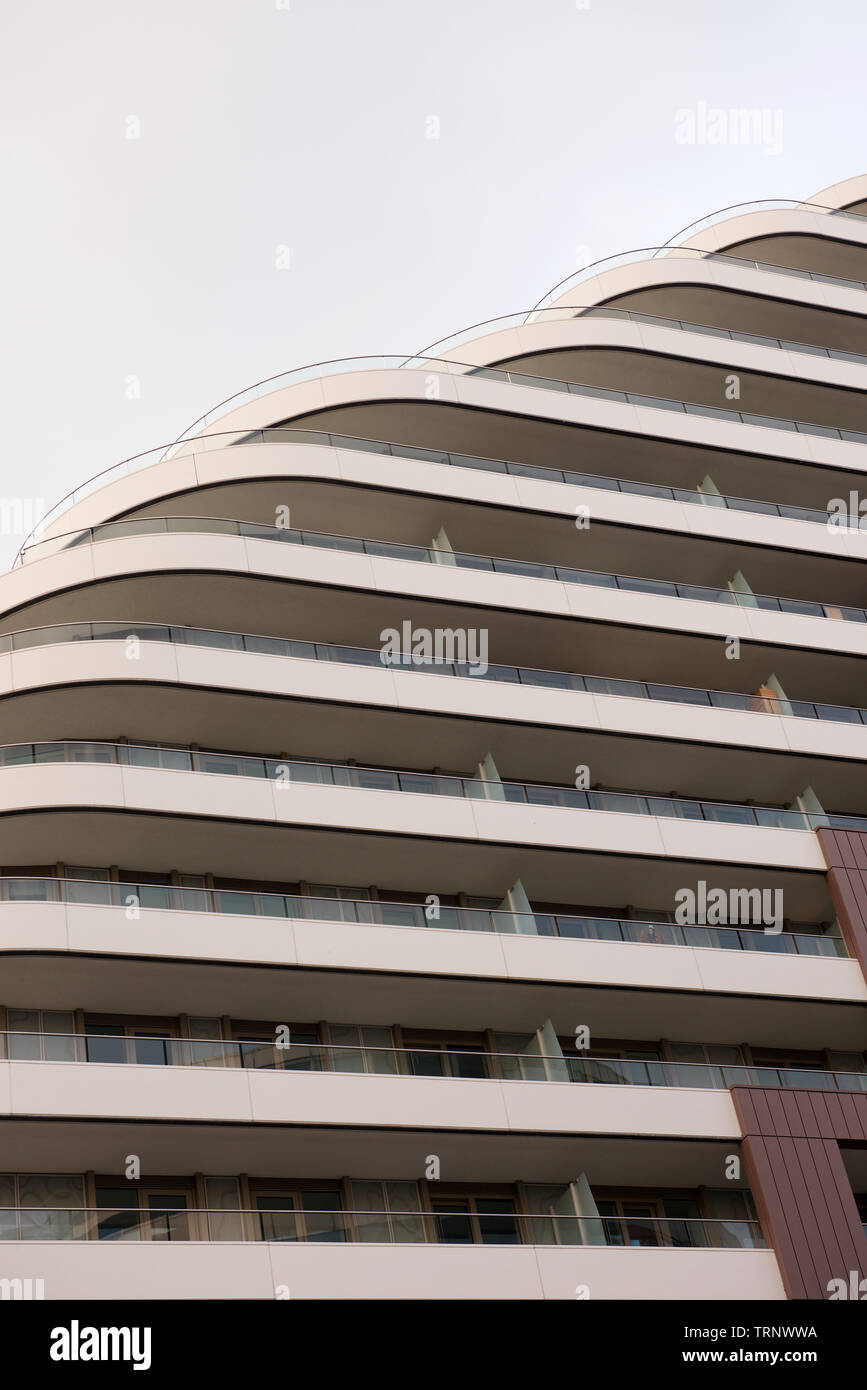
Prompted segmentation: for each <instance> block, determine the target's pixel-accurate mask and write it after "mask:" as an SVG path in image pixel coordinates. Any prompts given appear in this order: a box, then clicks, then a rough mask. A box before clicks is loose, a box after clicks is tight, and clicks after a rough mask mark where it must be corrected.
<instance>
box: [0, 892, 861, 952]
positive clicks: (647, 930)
mask: <svg viewBox="0 0 867 1390" xmlns="http://www.w3.org/2000/svg"><path fill="white" fill-rule="evenodd" d="M56 902H63V903H73V904H87V905H89V906H94V907H115V908H121V909H123V910H124V911H128V910H130V909H132V910H134V911H136V912H140V911H142V912H166V911H170V912H196V913H198V912H217V913H225V914H228V915H230V916H238V915H240V916H247V917H269V918H274V917H277V918H286V919H288V920H289V921H305V922H309V921H317V922H351V923H355V924H357V925H361V926H383V927H411V928H416V929H422V930H430V929H433V930H441V931H470V932H498V933H501V934H503V935H512V936H513V935H519V936H520V935H525V936H544V937H549V938H559V939H560V940H563V941H608V942H611V941H614V942H624V943H634V944H641V945H662V946H692V947H700V948H704V949H709V950H729V951H764V952H769V953H771V954H773V955H790V956H792V955H798V956H824V957H838V958H846V956H847V955H848V953H847V951H846V946H845V943H844V942H843V939H842V937H841V936H840V935H839V931H838V930H836V929H835V930H833V931H832V930H829V929H824V930H821V932H820V930H819V929H816V930H813V931H807V930H798V926H797V925H796V926H793V927H792V928H790V929H789V928H787V929H786V930H785V931H782V932H776V931H766V930H765V929H764V928H762V927H750V926H743V927H737V926H727V925H724V926H702V925H699V924H694V925H693V924H690V923H684V924H681V923H679V922H664V921H655V920H654V921H651V920H649V919H644V918H641V917H634V918H633V917H628V918H621V917H606V916H604V915H601V914H591V913H568V912H557V913H553V912H536V911H533V912H530V913H526V912H513V911H506V910H503V909H497V908H484V907H458V906H452V905H450V904H445V903H440V904H439V905H438V906H436V908H435V909H434V908H431V907H430V906H425V905H423V904H421V903H418V902H397V901H394V902H393V901H388V900H383V899H371V898H349V897H343V896H341V897H339V898H337V897H317V895H316V894H315V893H314V894H309V893H291V892H287V893H277V892H271V891H264V890H259V889H257V888H255V887H253V886H251V887H249V888H243V889H242V888H205V887H201V888H190V887H183V886H181V885H177V884H169V883H139V882H138V881H136V880H134V879H131V880H126V879H124V880H123V881H121V882H117V883H112V882H108V881H106V880H105V879H83V878H74V879H64V878H54V877H45V876H41V875H31V876H28V877H24V876H11V875H9V876H0V906H2V904H3V903H9V904H13V905H14V904H20V903H56ZM800 925H801V926H804V925H805V924H800Z"/></svg>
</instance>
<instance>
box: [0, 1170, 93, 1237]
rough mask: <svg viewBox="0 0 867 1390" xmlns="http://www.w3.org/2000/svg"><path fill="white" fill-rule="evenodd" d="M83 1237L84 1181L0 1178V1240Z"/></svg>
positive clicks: (50, 1175)
mask: <svg viewBox="0 0 867 1390" xmlns="http://www.w3.org/2000/svg"><path fill="white" fill-rule="evenodd" d="M3 1208H7V1210H3ZM85 1234H86V1228H85V1211H84V1178H82V1177H78V1176H69V1175H66V1174H59V1173H45V1174H41V1173H20V1174H14V1173H4V1174H2V1175H0V1239H2V1240H82V1239H84V1237H85Z"/></svg>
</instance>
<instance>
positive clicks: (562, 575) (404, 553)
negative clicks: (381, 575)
mask: <svg viewBox="0 0 867 1390" xmlns="http://www.w3.org/2000/svg"><path fill="white" fill-rule="evenodd" d="M177 533H180V534H203V533H204V534H206V535H209V536H238V537H244V538H248V539H252V540H259V541H271V542H275V543H279V544H283V545H299V546H308V547H313V548H315V549H320V550H337V551H342V552H344V553H349V554H354V555H367V556H374V557H377V558H380V559H391V560H408V561H411V562H414V563H420V564H428V565H436V566H440V567H441V566H454V567H455V568H457V569H467V570H475V571H486V572H488V573H491V574H504V575H505V574H507V575H515V576H518V577H520V578H522V579H531V580H533V579H543V580H555V581H558V582H560V583H563V584H575V585H583V586H585V587H586V586H589V587H591V588H597V589H598V588H602V589H618V590H621V591H622V592H627V593H633V594H651V595H655V596H657V597H661V598H679V599H688V600H690V601H692V602H698V603H722V604H729V605H735V606H739V607H741V608H749V609H757V608H758V609H762V610H764V611H765V612H773V613H787V614H791V615H793V616H797V617H802V618H826V619H831V620H833V621H836V622H839V621H843V622H852V623H863V624H867V610H865V609H863V608H855V607H852V606H850V605H848V604H830V603H820V602H818V601H814V600H806V599H794V598H777V597H775V596H773V595H770V594H754V593H751V592H750V593H742V592H739V591H737V590H734V589H730V588H727V589H719V588H714V587H711V586H709V585H702V584H681V583H678V582H676V581H674V580H666V579H648V578H643V577H640V576H634V575H623V574H610V573H604V572H600V571H594V570H581V569H575V568H573V567H571V566H567V565H548V564H543V563H540V562H537V561H530V560H514V559H508V558H501V557H496V556H488V555H474V554H471V553H470V552H466V551H457V550H448V551H445V550H437V549H433V548H432V547H429V546H420V545H403V544H399V543H395V542H392V541H375V540H366V539H364V538H363V537H359V536H341V535H330V534H328V533H327V532H321V531H306V530H304V531H302V530H297V529H295V528H290V527H278V526H265V525H262V524H260V523H259V522H252V521H234V520H231V519H229V518H224V517H201V516H195V517H191V516H168V517H137V518H134V519H132V520H130V521H108V522H104V523H102V524H101V525H100V526H92V527H85V528H83V529H82V530H80V531H74V532H71V533H70V534H69V535H60V536H56V537H53V538H52V540H51V541H37V542H35V543H34V544H33V545H31V546H30V547H29V548H28V550H27V551H26V552H25V554H26V555H27V557H28V558H30V557H31V556H32V558H36V559H38V558H40V555H41V554H42V553H43V550H44V548H45V547H48V546H50V547H51V553H57V552H58V551H66V550H71V549H73V548H75V547H77V546H82V545H96V544H99V543H102V542H104V541H111V540H124V539H126V538H128V537H136V536H153V535H170V534H177ZM34 552H38V553H36V554H34Z"/></svg>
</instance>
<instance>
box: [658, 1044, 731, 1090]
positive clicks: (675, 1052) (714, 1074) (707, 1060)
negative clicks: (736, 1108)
mask: <svg viewBox="0 0 867 1390" xmlns="http://www.w3.org/2000/svg"><path fill="white" fill-rule="evenodd" d="M671 1056H672V1060H673V1061H675V1062H679V1063H683V1064H684V1065H681V1066H674V1067H670V1068H669V1073H670V1075H671V1076H672V1080H673V1084H674V1085H675V1086H700V1087H703V1088H708V1089H713V1088H719V1087H726V1086H731V1085H734V1084H735V1083H736V1082H738V1081H740V1082H743V1081H745V1080H746V1079H747V1073H745V1072H744V1071H743V1067H744V1055H743V1052H742V1051H741V1049H740V1047H738V1046H726V1045H723V1044H722V1043H681V1042H673V1043H671Z"/></svg>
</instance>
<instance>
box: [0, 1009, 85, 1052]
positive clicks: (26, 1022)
mask: <svg viewBox="0 0 867 1390" xmlns="http://www.w3.org/2000/svg"><path fill="white" fill-rule="evenodd" d="M6 1030H7V1031H6V1054H7V1056H8V1057H9V1060H10V1061H13V1062H39V1061H45V1062H77V1061H82V1060H83V1056H82V1054H81V1051H80V1048H81V1046H82V1044H81V1042H80V1041H79V1040H78V1039H77V1038H75V1037H72V1036H70V1034H74V1033H75V1016H74V1014H72V1013H67V1012H62V1013H61V1012H55V1011H50V1010H46V1009H7V1010H6Z"/></svg>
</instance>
